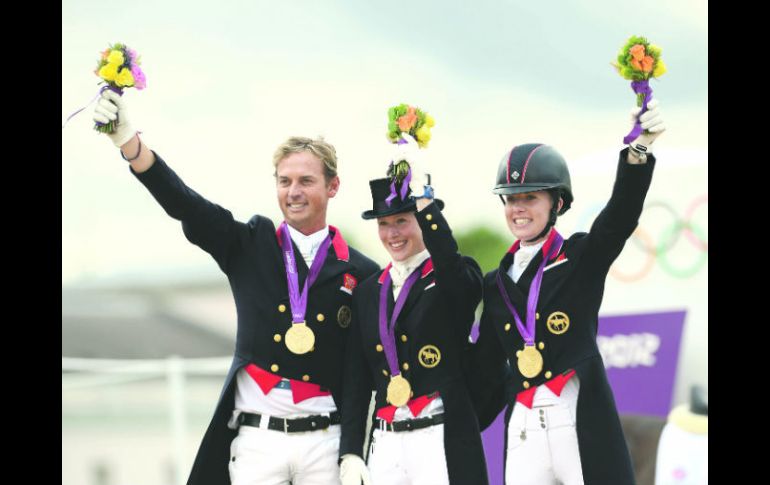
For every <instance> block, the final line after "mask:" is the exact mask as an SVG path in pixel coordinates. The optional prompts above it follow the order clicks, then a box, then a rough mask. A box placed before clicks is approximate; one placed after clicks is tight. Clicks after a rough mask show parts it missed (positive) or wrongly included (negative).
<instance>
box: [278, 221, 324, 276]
mask: <svg viewBox="0 0 770 485" xmlns="http://www.w3.org/2000/svg"><path fill="white" fill-rule="evenodd" d="M286 227H288V228H289V235H290V236H291V240H292V241H294V244H296V245H297V248H299V252H300V253H301V254H302V259H304V260H305V263H307V265H308V267H310V265H311V264H313V258H315V255H316V253H317V252H318V248H319V247H321V243H323V242H324V239H326V236H328V235H329V226H325V227H324V228H323V229H321V230H320V231H317V232H314V233H313V234H310V235H308V236H306V235H304V234H302V233H301V232H299V231H298V230H296V229H294V228H293V227H291V226H290V225H288V224H286Z"/></svg>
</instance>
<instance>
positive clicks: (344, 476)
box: [340, 454, 372, 485]
mask: <svg viewBox="0 0 770 485" xmlns="http://www.w3.org/2000/svg"><path fill="white" fill-rule="evenodd" d="M340 481H341V482H342V485H361V482H362V481H363V482H364V485H369V484H370V483H371V481H372V477H371V476H370V475H369V469H368V468H366V463H364V460H362V459H361V457H359V456H356V455H351V454H348V455H345V456H343V457H342V463H340Z"/></svg>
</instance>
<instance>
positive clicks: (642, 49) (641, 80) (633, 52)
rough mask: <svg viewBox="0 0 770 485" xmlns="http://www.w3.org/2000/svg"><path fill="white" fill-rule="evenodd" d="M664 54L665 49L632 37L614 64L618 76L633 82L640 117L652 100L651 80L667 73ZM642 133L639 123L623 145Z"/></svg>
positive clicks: (632, 87)
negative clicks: (639, 107)
mask: <svg viewBox="0 0 770 485" xmlns="http://www.w3.org/2000/svg"><path fill="white" fill-rule="evenodd" d="M662 52H663V49H661V48H660V47H658V46H656V45H654V44H650V42H649V41H648V40H647V39H646V38H644V37H640V36H633V35H632V36H631V37H630V38H629V39H628V40H627V41H626V43H625V45H623V48H621V49H620V52H619V53H618V57H617V62H613V63H612V65H613V66H614V67H615V69H616V70H617V71H618V74H620V75H621V76H622V77H623V78H624V79H628V80H629V81H631V89H633V91H634V93H636V105H637V106H641V108H642V110H641V111H640V112H639V116H641V115H642V114H644V112H645V111H647V103H649V102H650V100H651V99H652V88H650V79H657V78H659V77H660V76H662V75H663V74H665V73H666V65H665V64H664V63H663V59H662V58H661V54H662ZM641 132H642V128H641V125H640V124H639V122H638V121H637V122H636V125H634V128H633V130H631V133H629V134H628V135H626V136H625V138H623V143H626V144H628V143H630V142H631V141H633V140H635V139H636V137H638V136H639V135H640V134H641Z"/></svg>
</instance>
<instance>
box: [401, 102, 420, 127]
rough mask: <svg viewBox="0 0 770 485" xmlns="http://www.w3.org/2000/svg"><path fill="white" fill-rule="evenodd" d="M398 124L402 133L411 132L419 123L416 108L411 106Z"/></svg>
mask: <svg viewBox="0 0 770 485" xmlns="http://www.w3.org/2000/svg"><path fill="white" fill-rule="evenodd" d="M397 122H398V127H399V128H400V129H401V131H409V130H411V129H412V127H413V126H414V124H415V123H417V113H415V112H414V108H413V107H412V106H410V107H409V109H408V110H407V112H406V114H405V115H404V116H401V117H400V118H399V119H398V120H397Z"/></svg>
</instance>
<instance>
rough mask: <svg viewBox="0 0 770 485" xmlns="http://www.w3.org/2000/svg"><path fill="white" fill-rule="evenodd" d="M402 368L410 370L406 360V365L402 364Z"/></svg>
mask: <svg viewBox="0 0 770 485" xmlns="http://www.w3.org/2000/svg"><path fill="white" fill-rule="evenodd" d="M401 368H402V369H404V370H409V364H407V363H406V362H404V365H402V366H401Z"/></svg>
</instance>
